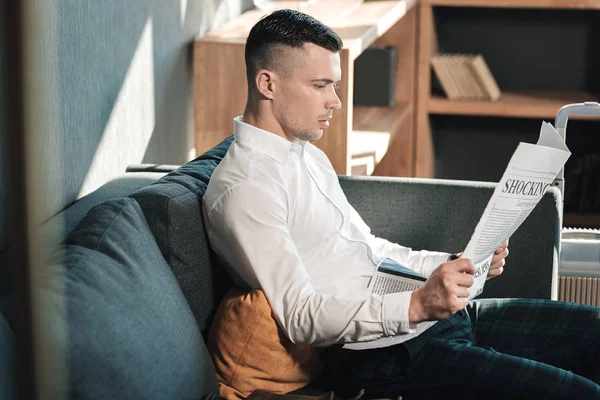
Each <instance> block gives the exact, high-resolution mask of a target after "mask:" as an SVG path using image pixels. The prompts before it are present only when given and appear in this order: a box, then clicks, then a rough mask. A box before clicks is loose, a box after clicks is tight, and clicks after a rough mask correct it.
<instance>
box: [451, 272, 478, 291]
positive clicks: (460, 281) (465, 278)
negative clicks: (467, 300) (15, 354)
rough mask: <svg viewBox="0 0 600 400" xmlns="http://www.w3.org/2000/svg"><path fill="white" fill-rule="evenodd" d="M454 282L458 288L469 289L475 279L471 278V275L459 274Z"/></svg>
mask: <svg viewBox="0 0 600 400" xmlns="http://www.w3.org/2000/svg"><path fill="white" fill-rule="evenodd" d="M455 282H456V284H457V285H458V286H459V287H466V288H469V287H471V286H473V283H474V282H475V279H474V278H473V275H470V274H460V275H458V276H457V277H456V280H455Z"/></svg>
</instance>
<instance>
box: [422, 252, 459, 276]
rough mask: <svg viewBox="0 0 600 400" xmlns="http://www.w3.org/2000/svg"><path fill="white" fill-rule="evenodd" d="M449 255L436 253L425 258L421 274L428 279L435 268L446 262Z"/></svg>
mask: <svg viewBox="0 0 600 400" xmlns="http://www.w3.org/2000/svg"><path fill="white" fill-rule="evenodd" d="M451 255H452V254H451V253H439V252H436V253H434V254H431V255H430V256H429V257H427V259H426V261H425V265H424V266H423V272H425V276H426V277H429V275H431V274H432V273H433V271H435V269H436V268H437V267H439V266H440V265H442V264H444V263H446V262H448V260H449V257H450V256H451Z"/></svg>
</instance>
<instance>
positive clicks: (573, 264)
mask: <svg viewBox="0 0 600 400" xmlns="http://www.w3.org/2000/svg"><path fill="white" fill-rule="evenodd" d="M561 243H562V245H561V247H562V250H561V254H560V266H559V276H560V279H559V281H558V299H559V300H562V301H572V302H575V303H581V304H588V305H592V306H596V307H600V230H599V229H582V228H563V231H562V238H561Z"/></svg>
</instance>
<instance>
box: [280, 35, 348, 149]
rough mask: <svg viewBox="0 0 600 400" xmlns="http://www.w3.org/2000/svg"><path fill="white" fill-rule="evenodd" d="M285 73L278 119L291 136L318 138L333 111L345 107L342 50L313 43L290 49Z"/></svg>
mask: <svg viewBox="0 0 600 400" xmlns="http://www.w3.org/2000/svg"><path fill="white" fill-rule="evenodd" d="M289 53H290V54H291V56H292V57H294V58H293V59H291V60H287V62H286V64H287V65H289V67H288V68H287V69H288V71H287V73H285V74H280V75H279V79H278V81H279V85H278V90H277V93H276V94H275V96H274V98H273V100H274V101H273V110H274V113H275V118H276V119H277V122H278V123H279V125H280V126H281V128H282V130H283V133H284V134H285V136H286V137H287V138H288V139H290V140H294V139H301V140H307V141H311V142H312V141H315V140H318V139H320V138H321V136H323V129H325V128H328V127H329V123H330V120H331V117H332V115H333V110H336V109H339V108H340V107H341V102H340V99H339V98H338V96H337V94H336V87H337V84H338V82H339V81H340V79H341V75H342V70H341V66H340V55H339V53H333V52H331V51H329V50H327V49H324V48H322V47H320V46H317V45H314V44H312V43H305V44H304V45H303V47H302V48H301V49H293V50H292V51H289Z"/></svg>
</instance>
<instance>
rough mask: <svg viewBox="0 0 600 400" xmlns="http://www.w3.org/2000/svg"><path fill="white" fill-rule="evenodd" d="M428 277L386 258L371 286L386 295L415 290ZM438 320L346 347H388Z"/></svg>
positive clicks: (375, 274)
mask: <svg viewBox="0 0 600 400" xmlns="http://www.w3.org/2000/svg"><path fill="white" fill-rule="evenodd" d="M426 280H427V278H425V277H424V276H422V275H419V274H417V273H416V272H415V271H413V270H411V269H409V268H407V267H405V266H403V265H401V264H399V263H397V262H396V261H394V260H392V259H391V258H386V259H384V260H383V261H382V262H380V263H379V265H378V266H377V268H376V269H375V272H374V274H373V276H372V277H371V280H370V282H369V288H370V289H371V293H375V294H379V295H384V294H388V293H397V292H409V291H414V290H417V289H418V288H420V287H421V286H423V284H424V283H425V281H426ZM436 322H437V321H430V322H422V323H420V324H418V325H417V327H416V328H415V330H414V332H412V333H407V334H404V335H398V336H387V337H382V338H380V339H377V340H372V341H369V342H358V343H348V344H345V345H344V348H346V349H351V350H363V349H373V348H376V347H386V346H391V345H394V344H398V343H402V342H405V341H407V340H409V339H412V338H414V337H416V336H418V335H420V334H421V333H423V332H425V331H426V330H427V329H429V328H430V327H431V326H433V325H434V324H435V323H436Z"/></svg>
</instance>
